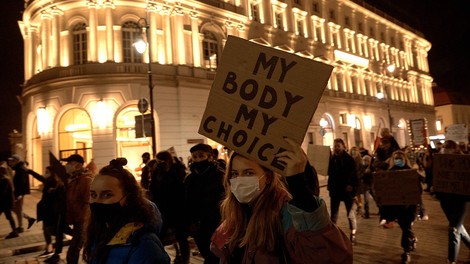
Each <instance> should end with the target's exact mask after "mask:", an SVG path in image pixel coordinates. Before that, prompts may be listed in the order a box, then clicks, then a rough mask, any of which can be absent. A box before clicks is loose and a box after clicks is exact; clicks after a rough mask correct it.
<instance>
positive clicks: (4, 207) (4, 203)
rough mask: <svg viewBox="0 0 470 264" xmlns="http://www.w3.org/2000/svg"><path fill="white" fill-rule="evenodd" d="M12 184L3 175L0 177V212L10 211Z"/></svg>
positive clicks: (12, 197)
mask: <svg viewBox="0 0 470 264" xmlns="http://www.w3.org/2000/svg"><path fill="white" fill-rule="evenodd" d="M14 199H15V197H14V196H13V185H12V184H11V181H10V179H8V178H7V177H5V176H3V177H1V178H0V212H6V211H11V209H12V208H13V201H14Z"/></svg>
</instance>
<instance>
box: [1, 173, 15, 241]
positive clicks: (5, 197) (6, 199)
mask: <svg viewBox="0 0 470 264" xmlns="http://www.w3.org/2000/svg"><path fill="white" fill-rule="evenodd" d="M7 175H8V172H7V170H6V168H4V167H0V216H1V215H2V213H5V217H6V218H7V220H8V223H9V224H10V227H11V232H10V233H9V234H8V235H7V236H6V237H5V239H10V238H15V237H18V233H17V232H16V224H15V220H14V219H13V216H12V215H11V210H12V209H13V202H14V200H15V196H14V195H13V184H12V183H11V181H10V179H9V178H8V176H7Z"/></svg>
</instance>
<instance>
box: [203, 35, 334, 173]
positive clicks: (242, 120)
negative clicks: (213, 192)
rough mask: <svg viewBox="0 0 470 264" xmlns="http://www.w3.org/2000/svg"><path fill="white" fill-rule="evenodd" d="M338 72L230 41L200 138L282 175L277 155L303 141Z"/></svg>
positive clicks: (262, 48) (230, 37)
mask: <svg viewBox="0 0 470 264" xmlns="http://www.w3.org/2000/svg"><path fill="white" fill-rule="evenodd" d="M332 69H333V67H332V66H329V65H326V64H323V63H320V62H317V61H314V60H311V59H307V58H303V57H299V56H297V55H295V54H291V53H287V52H283V51H281V50H278V49H274V48H271V47H266V46H263V45H259V44H256V43H254V42H251V41H248V40H244V39H241V38H237V37H234V36H229V37H228V40H227V43H226V45H225V48H224V52H223V54H222V57H221V62H220V65H219V66H218V68H217V75H216V78H215V80H214V83H213V85H212V88H211V91H210V94H209V99H208V101H207V106H206V109H205V112H204V115H203V118H202V120H201V124H200V127H199V133H200V134H202V135H204V136H206V137H208V138H210V139H212V140H214V141H217V142H219V143H220V144H222V145H224V146H226V147H228V148H229V149H232V150H235V151H237V152H239V153H241V154H243V155H246V156H248V157H251V158H253V159H255V160H258V161H259V162H260V163H262V164H263V165H265V166H266V167H269V168H271V169H272V170H275V171H277V172H280V173H282V171H284V170H285V164H283V163H281V162H279V161H278V160H277V159H275V158H274V154H276V153H278V152H282V151H284V150H285V149H289V148H290V145H289V144H288V143H287V142H286V141H285V140H284V139H283V138H284V137H289V138H291V139H293V140H294V141H296V142H298V143H299V144H300V143H301V142H302V141H303V139H304V136H305V133H306V131H307V127H308V125H309V123H310V120H311V119H312V116H313V113H314V112H315V109H316V108H317V105H318V102H319V100H320V98H321V96H322V94H323V90H324V89H325V87H326V84H327V82H328V79H329V77H330V74H331V71H332Z"/></svg>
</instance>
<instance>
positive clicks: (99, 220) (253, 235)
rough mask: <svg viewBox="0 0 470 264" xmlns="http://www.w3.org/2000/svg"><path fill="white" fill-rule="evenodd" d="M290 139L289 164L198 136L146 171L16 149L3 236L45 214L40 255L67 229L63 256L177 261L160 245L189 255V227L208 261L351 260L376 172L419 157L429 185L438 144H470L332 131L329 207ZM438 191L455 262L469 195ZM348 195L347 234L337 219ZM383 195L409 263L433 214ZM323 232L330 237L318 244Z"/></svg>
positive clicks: (283, 157) (382, 208)
mask: <svg viewBox="0 0 470 264" xmlns="http://www.w3.org/2000/svg"><path fill="white" fill-rule="evenodd" d="M286 140H287V142H288V143H289V144H290V145H291V147H292V149H291V150H287V151H284V152H282V153H278V154H276V158H277V159H278V160H280V161H281V162H282V163H283V164H285V166H286V171H285V173H284V175H280V174H278V173H276V172H274V171H272V170H270V169H268V168H266V167H264V166H263V165H261V164H260V163H258V162H257V161H256V160H252V159H250V158H248V157H245V156H244V155H243V154H242V153H237V152H232V153H231V155H230V158H229V159H228V160H225V159H220V158H218V154H217V152H216V150H214V149H212V147H211V146H209V145H207V144H202V143H201V144H197V145H195V146H193V147H192V148H191V149H190V153H191V157H190V163H189V164H188V166H186V165H185V164H184V163H183V162H182V160H181V159H180V158H178V157H175V156H174V154H172V153H171V152H170V151H160V152H158V153H157V154H156V155H155V157H154V158H152V157H151V156H150V154H149V153H147V152H146V153H143V154H142V167H139V172H140V179H141V180H140V182H139V181H138V180H137V179H136V177H135V176H134V175H133V174H132V173H131V172H130V171H129V170H127V169H126V165H127V160H126V159H125V158H116V159H113V160H111V161H110V162H109V164H108V165H106V166H104V167H103V168H101V169H99V170H97V169H96V168H95V167H94V166H93V165H91V164H88V166H86V167H85V160H84V159H83V157H82V156H80V155H79V154H73V155H70V156H69V157H67V158H65V159H63V160H62V161H63V164H64V165H63V166H57V165H52V164H51V166H48V167H47V168H46V169H45V173H44V175H40V174H38V173H36V172H35V171H32V170H30V169H28V168H27V166H26V164H25V162H23V161H21V160H20V158H19V157H18V156H17V155H13V156H12V157H11V158H9V160H8V166H1V167H0V191H1V195H2V197H1V199H0V213H5V216H6V218H7V220H8V222H9V224H10V226H11V229H12V231H11V233H10V234H8V235H7V236H6V238H7V239H10V238H15V237H18V236H19V235H20V233H21V232H23V231H24V226H23V219H26V220H27V227H26V228H30V227H31V226H32V225H33V224H34V223H35V222H36V221H42V223H43V234H44V241H45V244H46V246H45V251H44V252H43V253H41V255H39V257H40V258H44V260H43V261H44V262H45V263H58V262H59V261H60V254H61V252H62V247H63V236H64V234H69V235H70V236H71V237H72V239H71V241H70V245H69V249H68V250H67V256H66V261H67V263H72V264H73V263H78V262H79V259H80V256H82V259H83V260H84V261H86V262H87V263H137V262H139V263H140V262H145V263H170V262H171V260H170V257H169V255H168V254H167V252H166V251H165V246H173V247H174V249H175V252H176V256H175V258H174V259H173V263H189V259H190V255H191V254H190V244H189V242H188V239H189V238H193V239H194V242H195V244H196V246H197V250H198V254H200V255H201V256H202V258H204V263H206V264H211V263H214V264H215V263H267V262H272V263H352V246H353V245H355V244H356V241H357V239H360V238H356V235H357V228H358V227H357V221H356V217H357V216H359V217H363V218H365V219H369V218H370V215H371V213H372V212H371V208H370V204H371V201H372V199H374V197H375V195H374V188H373V186H374V175H375V174H377V173H380V172H386V171H399V170H411V169H415V170H416V171H417V172H418V175H420V176H419V179H420V181H421V185H420V186H422V191H427V192H433V188H432V177H433V175H432V171H433V170H432V166H433V154H435V153H439V152H440V153H461V154H462V153H466V152H465V151H466V150H465V151H462V149H461V148H459V145H458V144H456V143H455V142H453V141H446V142H445V143H444V144H438V145H437V147H436V148H435V149H432V148H427V149H425V148H422V149H413V148H409V147H403V148H400V146H399V145H398V143H397V141H396V140H395V139H394V137H393V136H392V135H391V134H390V131H389V130H387V129H383V130H382V133H381V137H380V140H379V141H378V142H377V143H378V144H377V147H376V149H374V150H373V151H371V152H370V151H368V150H366V149H364V148H361V147H358V146H353V147H351V148H350V149H349V150H348V148H347V146H346V144H345V142H344V141H343V140H342V139H340V138H337V139H335V140H334V143H333V146H332V152H331V155H330V159H329V167H328V176H329V177H328V184H327V190H328V192H329V196H330V212H328V211H327V209H326V208H327V207H326V204H325V202H324V201H323V200H322V199H321V198H320V197H319V184H318V177H317V174H316V171H315V168H314V167H313V166H311V165H310V164H309V163H308V161H307V157H306V154H305V153H304V151H303V150H302V148H301V147H300V145H299V144H297V143H295V142H293V141H292V140H290V139H286ZM467 154H468V153H467ZM29 175H31V176H32V177H34V178H35V179H37V180H38V181H40V182H41V183H42V185H43V188H42V197H41V200H40V202H39V203H38V205H37V215H36V218H33V217H32V216H29V215H27V214H25V213H24V212H23V210H22V205H23V203H24V197H25V195H28V194H29V193H30V189H29V186H30V183H29ZM433 194H434V193H433ZM435 195H436V197H437V198H438V199H439V200H440V204H441V207H442V209H443V211H444V213H445V215H446V217H447V219H448V221H449V232H448V236H449V243H448V245H449V247H448V261H449V263H456V261H457V255H458V252H459V248H460V242H461V241H462V242H463V243H464V244H465V245H466V246H467V247H469V248H470V236H469V235H468V233H467V231H466V229H465V227H464V226H463V220H464V218H465V215H466V212H467V207H468V204H469V203H470V197H469V196H465V195H457V194H449V193H435ZM341 202H343V203H344V205H345V208H346V213H347V217H348V223H349V237H348V236H347V235H346V234H345V233H344V232H343V231H342V230H341V229H339V228H338V227H337V226H336V222H337V220H338V215H339V214H338V212H339V210H340V204H341ZM376 204H377V205H378V208H377V209H378V213H379V215H380V223H379V224H380V225H381V226H383V227H384V228H391V227H393V225H394V223H398V225H399V226H400V228H401V230H402V238H401V246H402V248H403V253H402V263H409V262H410V260H411V252H412V251H413V250H414V249H415V247H416V243H417V237H416V235H415V234H414V233H413V230H412V225H413V222H414V221H416V220H427V219H428V218H429V216H428V215H427V213H426V210H425V205H424V204H423V202H422V201H420V202H417V203H416V204H411V205H380V204H379V203H376ZM12 212H13V213H15V214H16V216H17V219H16V221H15V219H14V218H13V216H12ZM53 237H55V244H53V243H52V238H53ZM319 243H320V244H324V245H325V246H324V247H321V249H319V248H318V247H315V246H313V245H318V244H319ZM313 260H315V261H313ZM309 261H312V262H309Z"/></svg>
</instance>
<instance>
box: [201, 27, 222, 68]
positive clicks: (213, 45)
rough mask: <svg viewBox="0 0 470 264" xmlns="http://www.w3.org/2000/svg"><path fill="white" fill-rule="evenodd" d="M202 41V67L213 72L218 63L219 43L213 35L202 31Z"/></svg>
mask: <svg viewBox="0 0 470 264" xmlns="http://www.w3.org/2000/svg"><path fill="white" fill-rule="evenodd" d="M203 33H204V40H203V41H202V52H203V56H204V65H205V67H206V68H207V69H210V70H215V69H217V65H218V62H219V42H218V41H217V38H216V37H215V35H214V33H212V32H210V31H204V32H203Z"/></svg>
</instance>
